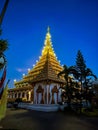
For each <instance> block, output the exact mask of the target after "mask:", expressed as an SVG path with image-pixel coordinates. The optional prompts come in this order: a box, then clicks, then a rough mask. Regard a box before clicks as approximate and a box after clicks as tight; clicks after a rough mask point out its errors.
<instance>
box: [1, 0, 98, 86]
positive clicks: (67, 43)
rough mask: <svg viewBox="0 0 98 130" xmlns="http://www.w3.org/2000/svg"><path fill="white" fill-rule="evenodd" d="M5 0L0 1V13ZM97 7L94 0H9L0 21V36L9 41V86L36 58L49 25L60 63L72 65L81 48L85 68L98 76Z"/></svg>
mask: <svg viewBox="0 0 98 130" xmlns="http://www.w3.org/2000/svg"><path fill="white" fill-rule="evenodd" d="M4 2H5V0H0V12H1V9H2V7H3V5H4ZM97 7H98V1H97V0H10V2H9V5H8V8H7V12H6V14H5V17H4V20H3V24H2V29H3V33H2V38H4V39H8V42H9V49H8V51H6V53H5V55H6V57H7V60H8V67H7V68H8V72H7V78H10V79H11V82H10V85H9V87H13V80H14V79H17V80H19V79H21V78H22V74H23V73H25V74H26V73H27V69H28V68H32V65H33V64H35V63H36V60H38V59H39V56H40V55H41V50H42V47H43V45H44V40H45V36H46V32H47V27H48V26H50V28H51V31H50V32H51V35H52V43H53V47H54V50H55V53H56V55H57V57H58V60H60V61H61V65H62V64H66V65H68V66H70V65H74V64H75V59H76V54H77V51H78V50H79V49H80V50H81V52H82V54H83V56H84V59H85V61H86V65H87V67H89V68H91V69H92V71H93V73H94V74H96V75H97V76H98V61H97V59H98V8H97Z"/></svg>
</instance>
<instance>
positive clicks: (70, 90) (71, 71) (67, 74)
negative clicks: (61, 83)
mask: <svg viewBox="0 0 98 130" xmlns="http://www.w3.org/2000/svg"><path fill="white" fill-rule="evenodd" d="M71 74H74V75H75V76H77V71H76V70H75V69H74V66H70V67H67V66H66V65H64V66H63V70H62V71H61V72H60V73H58V77H59V76H61V75H63V76H64V78H65V81H66V86H65V88H64V89H65V92H66V96H67V98H68V106H69V107H70V103H71V98H72V93H73V88H72V79H73V77H71V76H70V75H71Z"/></svg>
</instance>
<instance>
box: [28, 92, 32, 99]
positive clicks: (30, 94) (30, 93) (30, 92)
mask: <svg viewBox="0 0 98 130" xmlns="http://www.w3.org/2000/svg"><path fill="white" fill-rule="evenodd" d="M28 94H29V99H28V100H29V101H30V100H31V91H29V93H28Z"/></svg>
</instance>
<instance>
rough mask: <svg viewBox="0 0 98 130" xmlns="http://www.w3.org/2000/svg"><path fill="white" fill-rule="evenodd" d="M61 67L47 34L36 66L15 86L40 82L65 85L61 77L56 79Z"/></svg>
mask: <svg viewBox="0 0 98 130" xmlns="http://www.w3.org/2000/svg"><path fill="white" fill-rule="evenodd" d="M62 69H63V68H62V66H61V65H60V63H59V61H58V60H57V57H56V54H55V53H54V50H53V47H52V42H51V35H50V32H49V28H48V32H47V34H46V39H45V43H44V47H43V50H42V55H41V56H40V59H39V61H38V62H37V63H36V65H35V66H34V67H33V68H32V69H31V70H30V71H29V72H28V74H27V75H26V76H24V77H23V79H22V80H21V81H19V82H16V83H15V86H16V85H17V84H18V85H19V84H21V83H25V82H28V83H33V82H40V81H44V80H51V81H55V82H61V83H65V80H64V79H63V77H60V78H58V76H57V74H58V73H59V72H60V71H62Z"/></svg>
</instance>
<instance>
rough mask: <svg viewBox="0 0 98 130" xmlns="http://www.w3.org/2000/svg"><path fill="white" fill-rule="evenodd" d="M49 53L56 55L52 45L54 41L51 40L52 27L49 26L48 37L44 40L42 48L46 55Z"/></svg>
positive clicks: (43, 53)
mask: <svg viewBox="0 0 98 130" xmlns="http://www.w3.org/2000/svg"><path fill="white" fill-rule="evenodd" d="M47 53H49V54H51V55H53V56H55V53H54V50H53V47H52V42H51V34H50V27H49V26H48V28H47V33H46V38H45V42H44V48H43V50H42V55H46V54H47Z"/></svg>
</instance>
